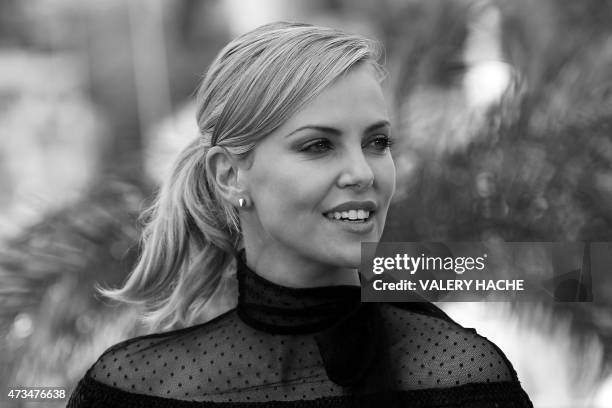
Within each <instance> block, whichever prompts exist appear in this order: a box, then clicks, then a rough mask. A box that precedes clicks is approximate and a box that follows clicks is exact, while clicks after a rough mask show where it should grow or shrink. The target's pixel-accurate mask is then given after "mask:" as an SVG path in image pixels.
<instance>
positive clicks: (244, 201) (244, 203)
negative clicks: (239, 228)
mask: <svg viewBox="0 0 612 408" xmlns="http://www.w3.org/2000/svg"><path fill="white" fill-rule="evenodd" d="M238 206H239V207H240V208H244V207H245V206H246V200H245V199H244V198H239V199H238Z"/></svg>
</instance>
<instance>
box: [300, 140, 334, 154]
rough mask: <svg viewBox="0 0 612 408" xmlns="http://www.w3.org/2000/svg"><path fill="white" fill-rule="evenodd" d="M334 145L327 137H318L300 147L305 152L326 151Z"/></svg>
mask: <svg viewBox="0 0 612 408" xmlns="http://www.w3.org/2000/svg"><path fill="white" fill-rule="evenodd" d="M333 148H334V147H333V145H332V144H331V142H330V141H329V140H327V139H317V140H313V141H312V142H309V143H306V144H305V145H304V146H302V147H301V148H300V152H305V153H324V152H326V151H328V150H331V149H333Z"/></svg>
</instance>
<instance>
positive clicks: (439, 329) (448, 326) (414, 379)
mask: <svg viewBox="0 0 612 408" xmlns="http://www.w3.org/2000/svg"><path fill="white" fill-rule="evenodd" d="M381 314H382V318H383V320H384V321H385V323H386V325H387V327H388V328H389V330H388V336H389V341H390V344H391V345H392V354H393V355H392V356H391V357H392V361H394V362H395V363H396V364H399V366H400V367H402V370H401V372H402V375H401V381H402V382H403V386H404V387H403V388H410V389H421V388H431V387H450V386H458V385H465V384H472V383H496V382H508V381H510V382H518V379H517V376H516V372H515V371H514V368H513V367H512V364H511V363H510V361H508V359H507V358H506V356H505V355H504V353H503V352H502V351H501V350H500V349H499V348H498V347H497V346H496V345H495V344H494V343H493V342H491V341H490V340H488V339H487V338H485V337H483V336H481V335H479V334H478V333H477V332H476V330H475V329H472V328H465V327H463V326H461V325H459V324H458V323H456V322H455V321H454V320H453V319H451V318H450V317H449V316H448V315H447V314H446V313H444V312H443V311H442V310H441V309H439V308H438V307H437V306H435V305H434V304H432V303H384V304H382V305H381ZM416 373H418V375H415V374H416Z"/></svg>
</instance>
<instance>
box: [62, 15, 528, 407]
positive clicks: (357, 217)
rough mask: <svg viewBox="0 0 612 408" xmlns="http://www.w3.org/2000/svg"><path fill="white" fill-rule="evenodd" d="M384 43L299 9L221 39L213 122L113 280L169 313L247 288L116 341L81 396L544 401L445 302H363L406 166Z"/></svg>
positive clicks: (324, 402) (267, 402)
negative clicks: (230, 300)
mask: <svg viewBox="0 0 612 408" xmlns="http://www.w3.org/2000/svg"><path fill="white" fill-rule="evenodd" d="M378 57H379V52H378V48H377V46H376V45H375V44H374V43H372V42H371V41H368V40H366V39H364V38H362V37H359V36H355V35H349V34H346V33H343V32H340V31H337V30H332V29H328V28H322V27H314V26H310V25H305V24H289V23H277V24H270V25H267V26H263V27H260V28H258V29H256V30H254V31H252V32H250V33H248V34H245V35H243V36H242V37H239V38H238V39H236V40H234V41H233V42H231V43H230V44H229V45H228V46H226V47H225V48H224V49H223V50H222V51H221V53H220V54H219V56H218V57H217V59H216V60H215V61H214V62H213V63H212V65H211V67H210V68H209V70H208V72H207V74H206V76H205V78H204V80H203V82H202V85H201V87H200V89H199V93H198V96H197V102H198V106H199V110H198V124H199V128H200V132H201V134H200V136H199V137H198V139H197V140H194V141H193V143H191V145H190V146H188V147H187V148H186V149H185V150H184V151H183V152H182V154H181V155H180V157H179V159H178V161H177V162H176V164H175V166H174V171H173V173H172V176H171V178H170V179H169V180H168V182H167V183H166V184H165V185H164V186H163V187H162V190H161V192H160V194H159V197H158V200H157V202H156V204H155V205H154V207H153V209H152V211H151V213H150V222H149V224H148V227H147V229H146V231H145V238H144V246H143V253H142V257H141V260H140V262H139V264H138V265H137V266H136V268H135V270H134V271H133V273H132V274H131V275H130V277H129V279H128V281H127V283H126V284H125V286H124V287H123V288H121V289H120V290H117V291H114V292H112V291H111V292H106V293H107V294H108V295H110V296H112V297H113V298H115V299H119V300H123V301H127V302H132V303H136V304H140V305H144V306H146V307H147V309H148V310H149V311H150V312H149V314H148V315H147V319H148V320H149V321H150V322H153V323H154V324H156V325H157V326H158V327H164V328H170V327H175V326H176V325H182V326H185V325H188V324H192V322H194V321H197V320H198V319H201V318H202V316H205V315H206V313H207V312H206V311H207V309H208V310H210V308H211V304H210V303H211V298H214V299H217V298H221V299H223V298H224V297H223V296H221V295H219V293H221V292H223V289H227V288H231V284H230V282H232V281H236V280H237V284H238V288H237V291H238V294H237V295H235V296H234V299H236V300H235V301H237V304H236V305H235V306H234V307H232V308H231V309H230V310H229V311H227V312H225V313H223V314H221V315H220V316H217V317H216V318H214V319H212V320H210V321H208V322H206V323H203V324H197V325H193V326H191V327H187V328H183V329H179V330H174V331H166V332H162V333H158V334H153V335H148V336H142V337H137V338H134V339H130V340H127V341H125V342H122V343H120V344H117V345H115V346H113V347H111V348H110V349H109V350H107V351H106V352H105V353H103V355H102V356H101V357H100V358H99V359H98V361H97V362H96V363H95V364H94V365H93V366H92V367H91V368H90V369H89V370H88V372H87V374H86V375H85V377H84V378H83V379H82V380H81V381H80V382H79V385H78V386H77V389H76V390H75V391H74V393H73V395H72V397H71V399H70V402H69V404H68V406H69V407H73V408H74V407H102V406H104V407H107V406H113V407H141V406H142V407H144V406H146V407H153V406H154V407H170V406H172V407H183V406H185V407H187V406H188V407H207V406H240V407H250V406H288V407H290V406H300V407H319V406H351V407H352V406H370V405H376V406H415V407H443V406H444V407H493V406H495V407H531V406H532V405H531V402H530V401H529V398H528V397H527V395H526V394H525V392H524V391H523V390H522V389H521V387H520V384H519V382H518V380H517V377H516V374H515V372H514V370H513V369H512V366H511V365H510V363H509V362H508V361H507V359H506V358H505V357H504V355H503V354H502V353H501V351H500V350H499V349H497V347H495V345H493V344H492V343H490V342H488V341H487V340H486V339H484V338H482V337H480V336H478V335H477V334H476V333H475V332H474V331H473V330H472V331H470V330H467V329H464V328H462V327H461V326H459V325H457V324H456V323H454V322H453V321H452V320H451V319H450V318H449V317H448V316H446V315H445V314H444V313H443V312H442V311H441V310H439V309H438V308H436V307H435V306H434V305H432V304H429V303H405V304H374V303H363V304H362V303H361V302H360V287H359V276H358V274H357V269H356V268H357V266H358V265H359V263H360V255H361V253H360V245H361V242H363V241H378V240H379V238H380V236H381V234H382V230H383V226H384V223H385V217H386V214H387V209H388V206H389V202H390V199H391V196H392V194H393V191H394V184H395V170H394V166H393V160H392V158H391V154H390V152H389V147H390V145H391V139H390V135H389V116H388V113H387V110H386V107H385V101H384V98H383V94H382V91H381V87H380V81H381V79H382V69H381V67H380V66H379V65H378V63H377V59H378ZM224 271H225V272H228V271H229V272H232V271H236V278H237V279H235V280H233V278H232V276H231V274H225V273H224ZM226 275H227V276H226ZM226 292H227V290H226ZM217 295H219V296H217ZM225 298H227V294H226V297H225ZM207 301H208V302H209V303H207ZM273 401H274V402H273Z"/></svg>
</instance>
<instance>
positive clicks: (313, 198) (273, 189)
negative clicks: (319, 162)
mask: <svg viewBox="0 0 612 408" xmlns="http://www.w3.org/2000/svg"><path fill="white" fill-rule="evenodd" d="M275 164H276V165H275V169H276V170H266V171H260V172H258V174H257V175H256V177H254V178H253V185H252V189H253V191H254V192H255V194H254V196H255V197H256V198H257V201H258V202H259V203H260V204H261V205H260V208H261V210H262V213H261V214H259V216H260V218H262V220H263V219H266V220H267V219H269V218H270V217H271V216H272V215H274V217H275V220H277V221H278V220H279V219H285V220H286V218H292V219H296V218H299V217H303V216H308V215H310V214H312V213H313V212H316V211H319V210H320V209H319V207H318V206H319V203H320V202H321V201H322V200H323V198H324V196H325V192H326V191H327V188H326V186H328V185H329V181H327V180H326V178H325V174H324V172H322V171H321V169H320V168H319V169H317V168H316V167H313V166H304V165H301V163H296V162H295V161H289V162H277V163H275ZM328 178H329V177H328Z"/></svg>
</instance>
